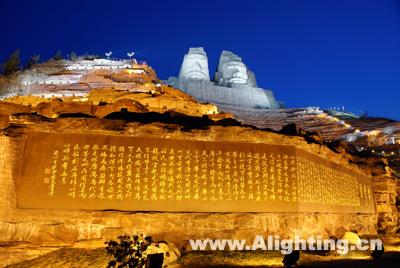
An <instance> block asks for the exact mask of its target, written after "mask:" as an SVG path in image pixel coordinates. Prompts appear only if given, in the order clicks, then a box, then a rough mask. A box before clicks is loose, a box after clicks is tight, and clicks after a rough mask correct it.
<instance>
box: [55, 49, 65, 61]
mask: <svg viewBox="0 0 400 268" xmlns="http://www.w3.org/2000/svg"><path fill="white" fill-rule="evenodd" d="M62 59H63V56H62V54H61V50H58V51H57V52H56V54H54V56H53V60H62Z"/></svg>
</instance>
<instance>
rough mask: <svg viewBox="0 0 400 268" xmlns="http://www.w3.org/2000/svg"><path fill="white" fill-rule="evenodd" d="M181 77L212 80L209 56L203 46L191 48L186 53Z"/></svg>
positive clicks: (180, 72) (184, 78)
mask: <svg viewBox="0 0 400 268" xmlns="http://www.w3.org/2000/svg"><path fill="white" fill-rule="evenodd" d="M179 79H183V80H207V81H210V74H209V71H208V58H207V54H206V52H205V51H204V49H203V48H202V47H199V48H190V49H189V52H188V53H187V54H185V56H184V58H183V62H182V66H181V70H180V71H179Z"/></svg>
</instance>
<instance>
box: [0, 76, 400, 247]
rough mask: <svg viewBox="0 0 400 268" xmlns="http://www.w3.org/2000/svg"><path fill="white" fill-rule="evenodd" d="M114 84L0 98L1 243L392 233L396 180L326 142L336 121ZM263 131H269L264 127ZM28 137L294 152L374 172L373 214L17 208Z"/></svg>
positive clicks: (372, 161)
mask: <svg viewBox="0 0 400 268" xmlns="http://www.w3.org/2000/svg"><path fill="white" fill-rule="evenodd" d="M116 74H118V73H116ZM95 75H96V76H97V75H98V74H95ZM87 79H89V78H87ZM97 79H98V77H97V78H96V79H95V80H96V81H97ZM107 79H108V78H107ZM112 79H114V80H115V81H113V82H112V86H107V87H102V88H96V89H93V90H91V91H90V92H88V94H86V95H84V96H81V97H79V96H69V97H65V96H64V97H62V96H60V97H52V98H51V97H50V98H46V96H45V97H41V96H14V97H10V98H8V99H6V100H4V101H2V102H0V128H1V135H0V150H1V152H2V154H1V156H0V167H1V169H0V186H1V187H0V241H1V242H10V241H27V242H34V243H38V244H43V245H72V244H74V243H76V242H78V241H83V240H95V239H99V240H106V239H111V238H115V237H116V236H118V235H119V234H123V233H128V234H132V233H145V234H151V235H152V236H153V237H155V238H156V239H159V240H168V241H173V242H174V243H175V244H176V245H177V246H178V247H179V248H187V247H188V244H187V240H188V239H192V238H196V239H197V238H207V237H208V238H235V239H249V240H251V239H253V238H254V235H258V234H260V235H268V234H279V235H280V236H281V237H282V238H284V237H290V236H293V235H294V234H299V235H303V236H309V235H322V236H324V237H332V236H335V237H340V236H341V235H342V234H343V232H344V231H345V230H349V231H357V232H358V233H359V234H360V235H363V234H376V232H377V231H378V230H380V231H385V232H395V231H396V226H397V219H398V218H397V209H396V206H395V202H396V198H397V196H398V194H397V192H396V190H397V191H398V186H397V185H398V183H397V179H396V178H395V176H394V175H392V174H391V173H390V171H391V169H390V168H386V167H388V162H387V161H386V160H384V159H382V158H380V157H377V156H374V155H369V154H367V155H363V154H360V153H359V152H358V151H357V150H356V151H354V147H351V146H349V144H346V143H340V142H338V141H340V139H337V140H336V141H335V142H332V139H333V138H327V137H335V135H331V134H330V133H335V132H338V133H342V134H345V132H342V131H341V128H340V129H339V126H338V125H336V123H332V124H330V123H328V121H326V118H323V117H321V116H320V115H313V116H308V115H307V114H304V113H300V114H302V115H304V116H299V115H298V114H296V113H293V112H290V111H287V110H286V111H281V114H280V116H281V119H279V120H271V121H268V120H265V118H264V117H260V116H257V117H254V116H253V117H248V116H247V115H246V114H244V113H236V110H234V109H232V110H229V112H231V113H233V114H234V117H235V118H236V119H237V120H238V121H237V120H236V119H233V118H232V115H231V114H228V113H222V112H220V111H218V109H217V108H216V106H215V105H213V104H203V103H199V102H197V101H195V100H194V99H193V98H191V97H190V96H188V95H187V94H185V93H183V92H181V91H179V90H177V89H175V88H172V87H168V86H165V85H162V84H160V85H158V83H157V81H156V82H155V83H153V82H151V83H150V84H146V83H144V84H142V87H135V88H129V89H126V88H125V89H124V88H123V84H125V83H126V82H121V81H122V80H124V79H125V78H121V77H119V76H117V77H113V78H112ZM151 80H153V79H149V81H151ZM124 81H125V80H124ZM127 83H129V82H127ZM102 85H105V84H102ZM225 111H228V109H226V110H225ZM255 114H256V113H255ZM288 114H289V115H288ZM256 115H257V114H256ZM282 118H283V119H282ZM277 121H279V122H277ZM286 123H288V124H289V123H296V124H297V125H298V126H300V127H301V128H303V129H305V130H309V131H312V130H318V129H320V130H321V132H320V133H318V134H319V136H318V135H316V134H315V133H314V134H313V133H310V132H306V131H304V130H296V129H295V128H294V129H293V128H292V129H291V128H290V127H286V128H283V130H281V131H280V129H281V128H282V127H283V126H284V125H285V124H286ZM278 124H280V125H278ZM266 127H270V128H272V129H275V130H270V129H264V128H266ZM35 132H42V133H43V132H44V133H47V134H48V135H51V134H53V133H65V134H77V135H86V134H98V135H108V136H110V137H111V136H112V137H113V138H115V139H118V138H119V137H125V138H126V137H138V136H141V137H149V138H163V139H166V140H168V139H179V140H182V141H185V140H201V141H230V142H238V143H239V142H248V143H254V144H279V145H290V146H295V147H296V148H300V149H302V150H304V151H306V152H308V153H310V154H313V155H315V156H318V157H321V158H324V159H328V160H329V161H331V162H333V163H336V164H338V165H341V166H343V167H346V168H348V169H349V170H353V171H356V172H360V173H361V174H364V175H367V176H368V175H371V174H372V175H373V176H374V183H375V189H374V191H375V200H376V204H377V213H376V214H362V213H360V214H351V213H279V212H278V213H245V212H242V213H238V212H235V213H233V212H232V213H223V212H220V213H195V212H187V213H178V212H156V211H153V212H134V211H130V212H127V211H102V210H96V211H94V210H93V211H84V210H60V209H53V210H50V209H49V210H47V209H46V210H45V209H21V208H19V207H18V203H17V192H18V189H17V186H18V183H17V182H18V181H17V180H18V179H19V178H20V176H19V175H18V174H20V173H21V169H22V166H23V165H22V162H23V157H22V156H23V155H24V150H25V142H26V135H27V133H35ZM385 161H386V162H385ZM396 187H397V188H396ZM32 194H34V193H32ZM378 228H379V229H378Z"/></svg>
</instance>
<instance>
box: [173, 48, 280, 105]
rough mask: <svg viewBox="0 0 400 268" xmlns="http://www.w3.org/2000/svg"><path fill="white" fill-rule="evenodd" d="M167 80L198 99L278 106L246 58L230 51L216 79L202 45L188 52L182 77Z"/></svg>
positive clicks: (212, 101)
mask: <svg viewBox="0 0 400 268" xmlns="http://www.w3.org/2000/svg"><path fill="white" fill-rule="evenodd" d="M166 83H167V84H169V85H172V86H174V87H176V88H179V89H181V90H183V91H184V92H186V93H188V94H189V95H191V96H193V97H194V98H195V99H197V100H198V101H202V102H209V103H215V104H216V105H217V106H218V105H228V106H235V107H246V108H256V109H278V108H281V107H282V104H281V103H278V102H277V101H276V100H275V97H274V94H273V92H272V91H271V90H267V89H263V88H259V87H258V86H257V82H256V77H255V75H254V73H253V72H252V71H250V70H249V68H248V67H247V66H246V65H245V64H244V63H243V61H242V59H241V58H240V57H239V56H238V55H236V54H234V53H232V52H230V51H223V52H222V53H221V56H220V59H219V63H218V68H217V71H216V73H215V75H214V79H213V81H210V76H209V70H208V58H207V55H206V53H205V51H204V49H203V48H202V47H199V48H190V49H189V52H188V53H187V54H185V56H184V58H183V62H182V66H181V69H180V72H179V77H170V78H169V79H168V81H166Z"/></svg>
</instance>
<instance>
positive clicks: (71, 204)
mask: <svg viewBox="0 0 400 268" xmlns="http://www.w3.org/2000/svg"><path fill="white" fill-rule="evenodd" d="M23 163H24V165H23V169H22V173H21V179H19V180H18V183H17V186H18V187H17V188H18V207H20V208H42V209H84V210H106V209H116V210H130V211H171V212H174V211H175V212H321V213H322V212H324V213H374V212H375V207H374V199H373V194H372V185H371V180H370V178H368V177H365V176H364V175H362V174H359V173H356V172H354V171H351V170H348V169H346V168H343V167H341V166H340V165H337V164H334V163H332V162H330V161H327V160H325V159H322V158H321V157H318V156H314V155H312V154H310V153H307V152H305V151H303V150H300V149H297V148H296V147H294V146H287V145H272V144H253V143H234V142H217V141H214V142H206V141H195V140H179V139H175V140H174V139H165V138H164V139H160V138H144V137H142V138H140V137H118V139H116V138H112V137H111V136H105V135H87V134H85V135H82V134H79V135H74V134H68V135H67V134H51V135H48V134H46V133H33V134H30V135H29V136H28V138H27V140H26V150H25V154H24V161H23ZM32 191H33V192H35V195H32V194H31V193H32Z"/></svg>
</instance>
